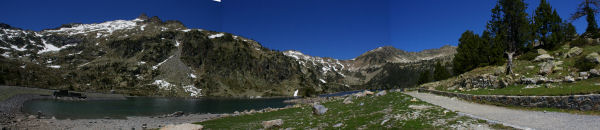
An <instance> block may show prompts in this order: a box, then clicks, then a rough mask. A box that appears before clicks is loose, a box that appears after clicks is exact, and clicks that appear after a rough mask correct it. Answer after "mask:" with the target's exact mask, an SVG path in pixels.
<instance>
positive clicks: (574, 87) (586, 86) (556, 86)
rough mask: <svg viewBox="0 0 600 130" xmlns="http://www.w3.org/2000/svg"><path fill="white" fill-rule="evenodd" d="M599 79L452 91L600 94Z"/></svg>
mask: <svg viewBox="0 0 600 130" xmlns="http://www.w3.org/2000/svg"><path fill="white" fill-rule="evenodd" d="M596 83H600V78H599V77H597V78H591V79H587V80H582V81H576V82H574V83H551V84H548V85H550V86H553V87H546V84H541V85H540V87H538V88H525V87H526V86H527V85H523V84H519V85H511V86H508V87H506V88H502V89H479V90H472V91H462V92H461V91H454V92H459V93H466V94H474V95H517V96H565V95H581V94H597V93H600V86H598V85H595V84H596Z"/></svg>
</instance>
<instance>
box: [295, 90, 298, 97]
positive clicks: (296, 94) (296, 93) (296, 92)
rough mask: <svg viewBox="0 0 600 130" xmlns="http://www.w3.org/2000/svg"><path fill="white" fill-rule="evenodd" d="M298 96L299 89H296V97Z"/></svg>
mask: <svg viewBox="0 0 600 130" xmlns="http://www.w3.org/2000/svg"><path fill="white" fill-rule="evenodd" d="M297 96H298V89H296V91H294V97H297Z"/></svg>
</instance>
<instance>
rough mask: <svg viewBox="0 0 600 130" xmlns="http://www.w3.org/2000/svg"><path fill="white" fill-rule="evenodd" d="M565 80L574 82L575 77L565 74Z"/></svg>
mask: <svg viewBox="0 0 600 130" xmlns="http://www.w3.org/2000/svg"><path fill="white" fill-rule="evenodd" d="M564 81H565V82H575V78H573V76H570V75H569V76H565V80H564Z"/></svg>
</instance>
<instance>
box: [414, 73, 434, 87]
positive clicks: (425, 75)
mask: <svg viewBox="0 0 600 130" xmlns="http://www.w3.org/2000/svg"><path fill="white" fill-rule="evenodd" d="M430 73H431V71H429V70H426V71H423V72H421V74H419V80H418V81H417V84H419V85H421V84H425V83H427V82H429V81H431V78H430V77H431V76H430Z"/></svg>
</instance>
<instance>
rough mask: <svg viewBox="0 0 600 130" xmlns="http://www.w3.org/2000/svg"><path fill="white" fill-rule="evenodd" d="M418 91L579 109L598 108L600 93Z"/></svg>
mask: <svg viewBox="0 0 600 130" xmlns="http://www.w3.org/2000/svg"><path fill="white" fill-rule="evenodd" d="M419 91H420V92H430V93H433V94H437V95H442V96H448V97H457V98H460V99H464V100H468V101H475V102H482V103H494V104H503V105H506V106H522V107H541V108H560V109H574V110H581V111H591V110H595V111H598V110H600V94H590V95H572V96H504V95H472V94H462V93H453V92H445V91H438V90H428V89H419Z"/></svg>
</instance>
